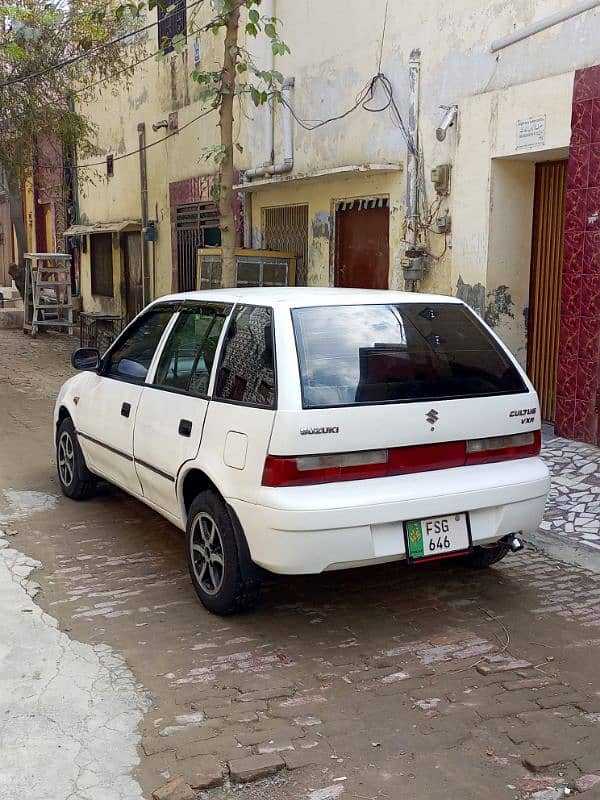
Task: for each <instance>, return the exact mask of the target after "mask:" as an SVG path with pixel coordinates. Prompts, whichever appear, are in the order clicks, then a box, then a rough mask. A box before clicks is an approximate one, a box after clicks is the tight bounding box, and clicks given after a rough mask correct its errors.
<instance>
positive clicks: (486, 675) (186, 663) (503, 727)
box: [0, 339, 600, 800]
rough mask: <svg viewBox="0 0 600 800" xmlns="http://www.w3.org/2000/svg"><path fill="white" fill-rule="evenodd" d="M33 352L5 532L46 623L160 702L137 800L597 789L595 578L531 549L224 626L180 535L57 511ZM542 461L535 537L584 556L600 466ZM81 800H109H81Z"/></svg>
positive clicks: (12, 409)
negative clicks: (548, 476)
mask: <svg viewBox="0 0 600 800" xmlns="http://www.w3.org/2000/svg"><path fill="white" fill-rule="evenodd" d="M6 341H12V340H3V343H2V345H0V346H4V343H5V342H6ZM20 341H21V340H19V341H17V340H16V339H15V342H14V344H15V349H14V351H12V352H13V358H14V361H13V364H15V369H14V371H13V372H12V373H11V374H12V375H13V376H14V377H10V376H9V378H8V379H7V380H6V381H5V382H4V383H3V385H2V387H1V388H0V402H1V403H2V408H3V410H4V411H5V413H4V414H3V416H2V418H1V420H0V436H1V441H2V442H3V448H2V452H3V457H2V459H1V461H0V481H1V483H0V485H1V486H2V487H3V488H4V493H3V496H2V497H0V528H4V529H5V530H6V531H7V532H8V533H9V534H10V533H16V535H15V536H13V537H7V538H8V539H9V543H10V547H11V548H16V549H18V550H20V551H22V552H24V553H26V554H27V555H29V556H33V557H34V558H36V559H39V560H40V561H41V562H42V564H43V568H42V569H41V570H38V571H36V572H35V573H34V575H33V576H32V577H33V579H34V580H35V581H37V582H38V583H39V584H40V585H41V592H40V594H39V595H38V596H37V598H36V600H37V602H38V603H39V604H40V605H41V606H42V608H43V609H44V611H46V612H47V614H49V615H50V616H51V617H54V618H56V619H57V620H58V624H59V626H60V628H61V630H63V631H65V632H67V633H68V636H69V637H71V638H72V639H73V640H77V641H81V642H85V643H89V644H92V645H100V644H102V645H108V646H110V647H111V648H113V650H114V652H115V654H116V655H118V656H122V657H123V658H124V659H125V662H126V664H127V666H128V668H129V669H130V670H131V672H132V673H133V676H134V678H135V681H136V683H137V686H138V688H139V692H140V694H141V695H143V696H144V697H145V698H146V699H147V700H149V706H148V709H149V710H148V711H147V713H146V715H145V717H144V719H143V722H142V723H141V725H140V727H139V747H138V754H139V765H138V767H137V772H136V775H135V777H136V778H137V780H138V781H139V782H140V785H141V787H142V790H143V796H144V797H147V798H150V797H151V794H152V792H153V791H154V790H156V789H157V788H158V787H160V786H163V785H164V784H167V783H168V782H169V781H170V780H171V779H174V778H181V779H182V784H181V785H184V784H187V785H189V786H191V787H193V789H194V791H193V792H192V794H191V797H193V796H194V795H195V793H196V792H198V793H200V795H199V796H200V797H202V798H206V800H225V798H230V797H233V796H235V797H238V796H239V797H240V798H246V799H247V800H291V799H292V798H294V799H296V798H298V799H299V800H334V799H335V798H340V797H341V798H343V800H347V799H349V798H357V800H363V799H364V798H367V799H368V800H371V799H372V798H390V799H391V798H394V799H395V798H398V797H402V798H407V800H411V799H412V798H427V799H428V800H437V799H438V798H439V799H440V800H441V798H444V799H446V798H461V800H462V799H463V798H464V799H465V800H469V799H470V798H473V800H474V799H475V798H482V797H491V798H519V800H521V799H523V800H524V799H525V798H535V800H551V799H552V798H557V797H560V796H564V791H563V789H564V787H570V786H574V785H575V783H576V782H577V781H580V783H579V784H578V785H579V787H580V788H582V787H583V786H584V785H587V784H591V782H592V779H591V778H588V779H586V780H587V784H586V783H585V782H583V783H582V782H581V780H582V777H583V776H587V775H590V774H595V773H597V774H599V775H600V679H599V678H598V645H599V644H600V573H598V572H594V571H591V570H588V569H585V568H584V567H581V566H575V565H572V564H567V563H564V562H562V561H560V560H556V559H553V558H551V557H549V556H548V555H547V554H545V553H544V552H541V551H539V550H537V549H533V548H528V549H526V550H525V551H524V552H522V553H520V554H517V555H514V556H510V557H508V558H507V559H505V560H504V561H503V562H502V563H501V564H499V565H498V566H497V567H496V568H494V569H492V570H488V571H483V572H473V571H469V570H467V569H465V568H463V567H462V566H461V565H458V564H456V563H451V562H450V563H446V564H443V565H441V566H440V565H437V566H422V567H420V568H407V567H405V566H404V565H397V564H391V565H386V566H383V567H376V568H370V569H363V570H355V571H350V572H344V573H329V574H325V575H322V576H317V577H297V578H286V579H285V580H283V579H274V580H273V581H271V582H270V583H269V585H268V586H267V587H266V588H265V591H264V593H263V598H262V601H261V604H260V606H259V608H258V609H257V610H256V611H255V612H253V613H250V614H247V615H243V616H238V617H232V618H227V619H220V618H218V617H214V616H211V615H209V614H208V613H206V612H205V611H204V609H203V608H202V607H201V606H200V605H199V603H198V602H197V600H196V598H195V595H194V593H193V591H192V587H191V584H190V582H189V578H188V576H187V570H186V566H185V560H184V550H183V540H182V537H181V535H180V534H179V532H178V531H177V530H175V529H174V528H173V527H171V526H170V525H169V524H168V523H167V522H165V521H163V520H162V519H161V518H160V517H158V516H157V515H155V514H153V513H152V512H151V511H149V510H148V509H146V508H145V507H143V506H142V505H141V504H139V503H137V502H136V501H134V500H132V499H130V498H128V497H126V496H125V495H123V494H122V493H120V492H118V491H116V490H113V489H108V488H107V489H106V491H105V492H104V494H103V496H101V497H99V498H97V499H94V500H93V501H89V502H87V503H73V502H69V501H67V500H66V499H63V498H62V497H59V490H58V485H57V481H56V478H55V474H54V466H53V463H52V451H51V443H50V441H49V440H50V436H49V430H50V424H49V414H50V409H51V397H52V394H53V392H54V390H55V388H56V387H55V383H56V382H57V381H58V380H59V377H60V375H59V372H60V370H56V368H55V367H53V369H52V371H51V374H50V376H48V375H44V373H43V359H41V358H40V361H39V363H38V366H37V369H38V374H39V375H40V380H39V383H38V385H37V387H36V391H35V392H34V393H33V396H32V393H31V392H30V391H29V386H26V385H24V384H22V383H20V382H19V380H20V379H19V377H18V376H19V374H20V372H19V370H18V369H16V366H18V364H17V361H18V359H22V358H24V356H23V355H22V348H20V347H19V348H18V347H17V345H20ZM43 342H44V340H43V339H40V340H38V341H37V342H36V345H38V344H39V345H40V348H41V347H43ZM48 344H51V340H48ZM38 352H41V349H40V350H39V351H38ZM49 355H50V353H48V356H49ZM63 369H64V371H65V372H67V371H68V368H67V367H66V366H65V367H63ZM31 374H33V373H30V375H31ZM29 380H31V378H30V379H29ZM546 451H547V452H548V453H549V454H550V457H551V460H552V462H553V469H554V470H555V471H556V475H557V476H558V480H555V484H554V490H553V498H552V503H551V506H550V514H549V516H548V520H549V521H550V522H551V526H552V531H551V532H550V533H548V532H546V533H545V534H544V535H546V536H556V537H563V538H564V537H566V538H578V540H580V541H583V542H587V544H588V547H589V552H590V553H593V552H594V549H595V547H597V542H600V540H598V539H596V538H594V536H595V535H596V534H595V533H594V532H595V531H596V529H597V525H596V524H595V523H596V521H597V510H594V509H597V504H598V486H599V485H600V474H599V473H598V454H597V452H595V451H592V450H590V449H589V448H581V447H579V446H575V445H572V444H571V443H563V442H561V441H560V440H554V441H550V442H549V443H547V445H546ZM579 458H581V459H583V460H582V461H581V462H579V461H578V460H577V459H579ZM589 464H592V465H595V467H594V469H592V468H590V467H589V466H587V465H589ZM575 473H576V474H575ZM570 480H572V483H568V481H570ZM564 486H568V487H569V489H570V491H569V492H563V491H561V487H564ZM30 492H38V493H39V494H37V495H34V496H32V495H31V494H27V493H30ZM594 504H596V505H594ZM559 512H560V514H561V516H560V517H559ZM569 514H574V515H575V517H573V520H570V519H569ZM586 515H588V516H586ZM568 524H572V525H573V530H572V531H571V529H570V528H569V529H567V527H566V526H567V525H568ZM6 552H7V551H6V550H3V551H0V554H1V553H6ZM112 724H113V725H114V727H115V731H116V733H115V735H118V730H119V729H118V726H117V724H116V722H115V721H113V723H112ZM260 775H264V776H265V777H263V778H262V779H260V780H258V781H255V780H252V781H251V782H249V783H245V784H239V783H237V782H238V781H244V780H248V779H250V778H256V777H258V776H260ZM209 787H212V788H209ZM88 796H89V797H96V796H97V797H101V796H102V794H98V795H92V794H90V795H88V794H84V793H82V794H80V795H77V798H78V800H79V797H82V798H83V797H85V798H86V800H87V797H88ZM111 796H112V795H111ZM123 796H124V795H123ZM176 796H178V795H176V794H174V793H172V794H171V797H176ZM186 796H188V797H189V796H190V795H186V794H185V793H183V790H182V793H180V795H179V797H181V798H183V797H186ZM584 796H585V795H584ZM595 796H597V795H596V790H593V789H590V790H589V794H588V795H587V797H589V798H590V800H592V798H593V797H595ZM158 797H159V798H160V797H161V795H160V794H159V795H158ZM8 800H13V798H9V799H8ZM15 800H16V799H15Z"/></svg>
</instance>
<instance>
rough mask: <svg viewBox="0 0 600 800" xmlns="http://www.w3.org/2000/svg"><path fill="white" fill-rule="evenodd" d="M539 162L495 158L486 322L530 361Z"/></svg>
mask: <svg viewBox="0 0 600 800" xmlns="http://www.w3.org/2000/svg"><path fill="white" fill-rule="evenodd" d="M534 187H535V163H534V162H533V161H523V160H517V159H514V160H513V159H494V161H493V162H492V172H491V198H492V199H491V207H490V235H489V252H488V272H487V293H486V308H485V321H486V322H487V323H488V325H491V327H492V328H494V330H495V331H496V333H497V334H498V335H499V336H500V337H501V338H502V339H503V340H504V342H505V344H507V345H508V347H510V349H511V350H512V352H513V353H514V354H515V355H516V356H517V358H518V359H519V362H520V363H521V365H522V366H523V367H525V366H526V364H527V336H526V327H525V323H526V314H527V311H528V307H529V276H530V261H531V226H532V219H533V192H534Z"/></svg>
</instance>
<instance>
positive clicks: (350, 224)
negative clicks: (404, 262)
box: [335, 200, 390, 289]
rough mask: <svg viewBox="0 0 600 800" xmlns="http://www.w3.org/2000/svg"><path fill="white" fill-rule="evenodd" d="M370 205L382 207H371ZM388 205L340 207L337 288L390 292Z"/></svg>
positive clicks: (365, 202) (357, 202) (356, 203)
mask: <svg viewBox="0 0 600 800" xmlns="http://www.w3.org/2000/svg"><path fill="white" fill-rule="evenodd" d="M371 203H380V204H379V205H377V204H375V205H373V206H371V205H370V204H371ZM389 230H390V215H389V208H388V207H387V201H385V205H384V204H383V202H381V200H379V201H371V200H355V201H354V203H352V202H349V203H339V204H338V209H337V211H336V217H335V285H336V286H344V287H347V288H351V289H387V288H388V276H389V268H390V244H389Z"/></svg>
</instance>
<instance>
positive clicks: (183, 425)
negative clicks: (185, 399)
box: [179, 419, 192, 436]
mask: <svg viewBox="0 0 600 800" xmlns="http://www.w3.org/2000/svg"><path fill="white" fill-rule="evenodd" d="M179 435H180V436H191V435H192V421H191V420H189V419H180V420H179Z"/></svg>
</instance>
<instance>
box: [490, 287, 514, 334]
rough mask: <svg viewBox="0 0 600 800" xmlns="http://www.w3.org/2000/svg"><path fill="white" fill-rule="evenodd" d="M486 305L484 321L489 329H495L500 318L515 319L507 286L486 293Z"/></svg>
mask: <svg viewBox="0 0 600 800" xmlns="http://www.w3.org/2000/svg"><path fill="white" fill-rule="evenodd" d="M487 296H488V300H489V302H488V304H487V308H486V309H485V316H484V319H485V321H486V322H487V324H488V325H489V326H490V327H491V328H495V327H496V326H497V325H498V323H499V322H500V319H501V317H510V318H511V319H514V318H515V315H514V313H513V311H512V309H513V308H514V305H515V304H514V303H513V299H512V297H511V294H510V292H509V291H508V286H504V285H501V286H498V287H497V288H496V289H494V291H493V292H488V295H487Z"/></svg>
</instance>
